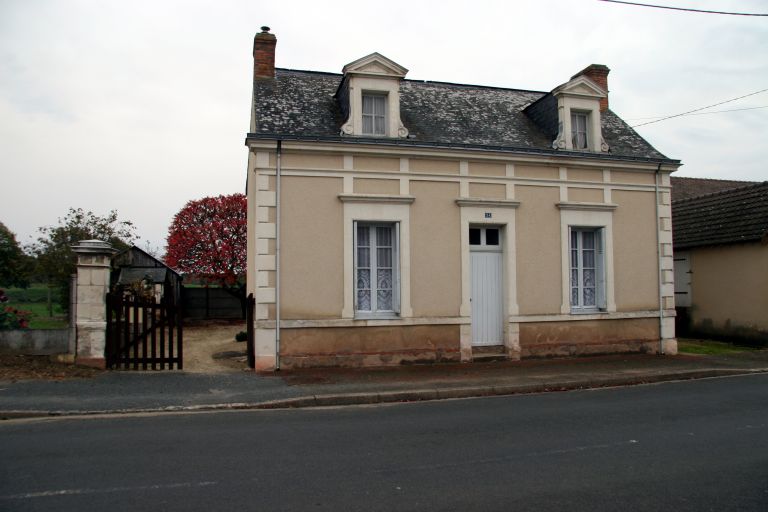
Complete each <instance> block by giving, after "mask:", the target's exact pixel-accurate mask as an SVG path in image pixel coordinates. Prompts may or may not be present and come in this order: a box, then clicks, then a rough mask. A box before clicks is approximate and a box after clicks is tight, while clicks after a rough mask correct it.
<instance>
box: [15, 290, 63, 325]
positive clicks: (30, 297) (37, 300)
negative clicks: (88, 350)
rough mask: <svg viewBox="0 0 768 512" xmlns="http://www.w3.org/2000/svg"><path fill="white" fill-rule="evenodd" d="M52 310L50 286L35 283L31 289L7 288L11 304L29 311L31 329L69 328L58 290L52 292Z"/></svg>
mask: <svg viewBox="0 0 768 512" xmlns="http://www.w3.org/2000/svg"><path fill="white" fill-rule="evenodd" d="M51 292H52V293H51V300H52V302H53V303H52V304H51V309H52V310H53V311H52V313H53V315H52V316H51V315H49V310H48V286H46V285H44V284H40V283H34V284H31V285H30V286H29V288H7V289H6V290H5V294H6V295H7V296H8V298H9V299H10V300H9V301H8V303H9V304H15V305H17V306H18V307H20V308H21V309H23V310H25V311H28V312H29V313H30V315H29V328H30V329H65V328H66V327H67V325H68V324H67V316H66V311H65V310H64V309H62V307H61V305H60V304H59V303H58V300H59V295H58V290H55V289H53V290H51Z"/></svg>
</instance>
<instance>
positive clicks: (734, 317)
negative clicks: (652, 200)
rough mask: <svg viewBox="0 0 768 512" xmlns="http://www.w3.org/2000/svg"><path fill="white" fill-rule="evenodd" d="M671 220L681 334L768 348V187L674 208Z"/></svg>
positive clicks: (717, 194)
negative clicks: (765, 344)
mask: <svg viewBox="0 0 768 512" xmlns="http://www.w3.org/2000/svg"><path fill="white" fill-rule="evenodd" d="M737 183H738V182H737ZM672 218H673V224H674V251H675V256H674V263H675V299H676V301H675V302H676V306H677V310H678V314H679V318H680V320H681V321H680V322H679V328H680V330H681V331H682V332H684V333H685V334H687V335H693V336H706V337H715V338H723V339H732V340H738V341H746V342H759V343H763V344H764V343H766V342H768V313H767V312H768V292H767V290H768V182H762V183H752V184H746V185H743V186H741V187H738V188H728V187H726V188H724V189H723V190H720V191H718V192H713V193H709V194H705V195H701V196H698V197H692V198H688V199H681V200H678V201H673V203H672Z"/></svg>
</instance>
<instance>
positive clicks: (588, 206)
mask: <svg viewBox="0 0 768 512" xmlns="http://www.w3.org/2000/svg"><path fill="white" fill-rule="evenodd" d="M556 206H557V207H558V208H559V209H561V210H587V211H596V212H606V211H613V210H615V209H616V208H618V206H619V205H617V204H615V203H610V204H606V203H579V202H575V201H561V202H559V203H557V204H556Z"/></svg>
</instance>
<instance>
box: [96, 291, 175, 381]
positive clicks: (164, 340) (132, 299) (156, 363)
mask: <svg viewBox="0 0 768 512" xmlns="http://www.w3.org/2000/svg"><path fill="white" fill-rule="evenodd" d="M105 352H106V353H105V354H104V356H105V358H106V362H107V368H112V369H115V370H166V369H167V370H173V369H174V365H175V368H176V369H177V370H181V369H182V368H183V335H182V323H181V307H180V306H178V305H176V304H173V303H172V302H171V301H168V300H166V299H165V298H164V299H162V300H161V301H160V302H156V301H155V300H154V299H143V298H140V297H136V296H133V295H123V294H122V293H109V294H107V346H106V349H105Z"/></svg>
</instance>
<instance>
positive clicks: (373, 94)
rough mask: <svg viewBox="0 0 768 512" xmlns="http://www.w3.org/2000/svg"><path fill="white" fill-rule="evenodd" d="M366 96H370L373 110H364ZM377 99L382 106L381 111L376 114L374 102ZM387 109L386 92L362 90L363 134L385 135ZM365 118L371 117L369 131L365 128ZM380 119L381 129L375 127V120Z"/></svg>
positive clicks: (386, 130) (387, 98) (387, 125)
mask: <svg viewBox="0 0 768 512" xmlns="http://www.w3.org/2000/svg"><path fill="white" fill-rule="evenodd" d="M366 98H371V100H372V101H371V105H372V107H373V112H366V110H365V100H366ZM377 100H380V101H381V107H382V113H381V114H377V113H376V102H377ZM388 111H389V95H388V94H387V93H386V92H383V91H363V93H362V96H361V109H360V112H361V123H362V125H361V130H362V134H363V135H370V136H373V137H385V136H386V135H387V133H388V132H389V131H388V127H389V124H388V121H389V119H388V117H389V116H388V115H387V113H388ZM367 118H370V119H371V128H372V129H371V131H366V130H365V120H366V119H367ZM377 119H380V120H381V129H380V130H377V129H376V120H377Z"/></svg>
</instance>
